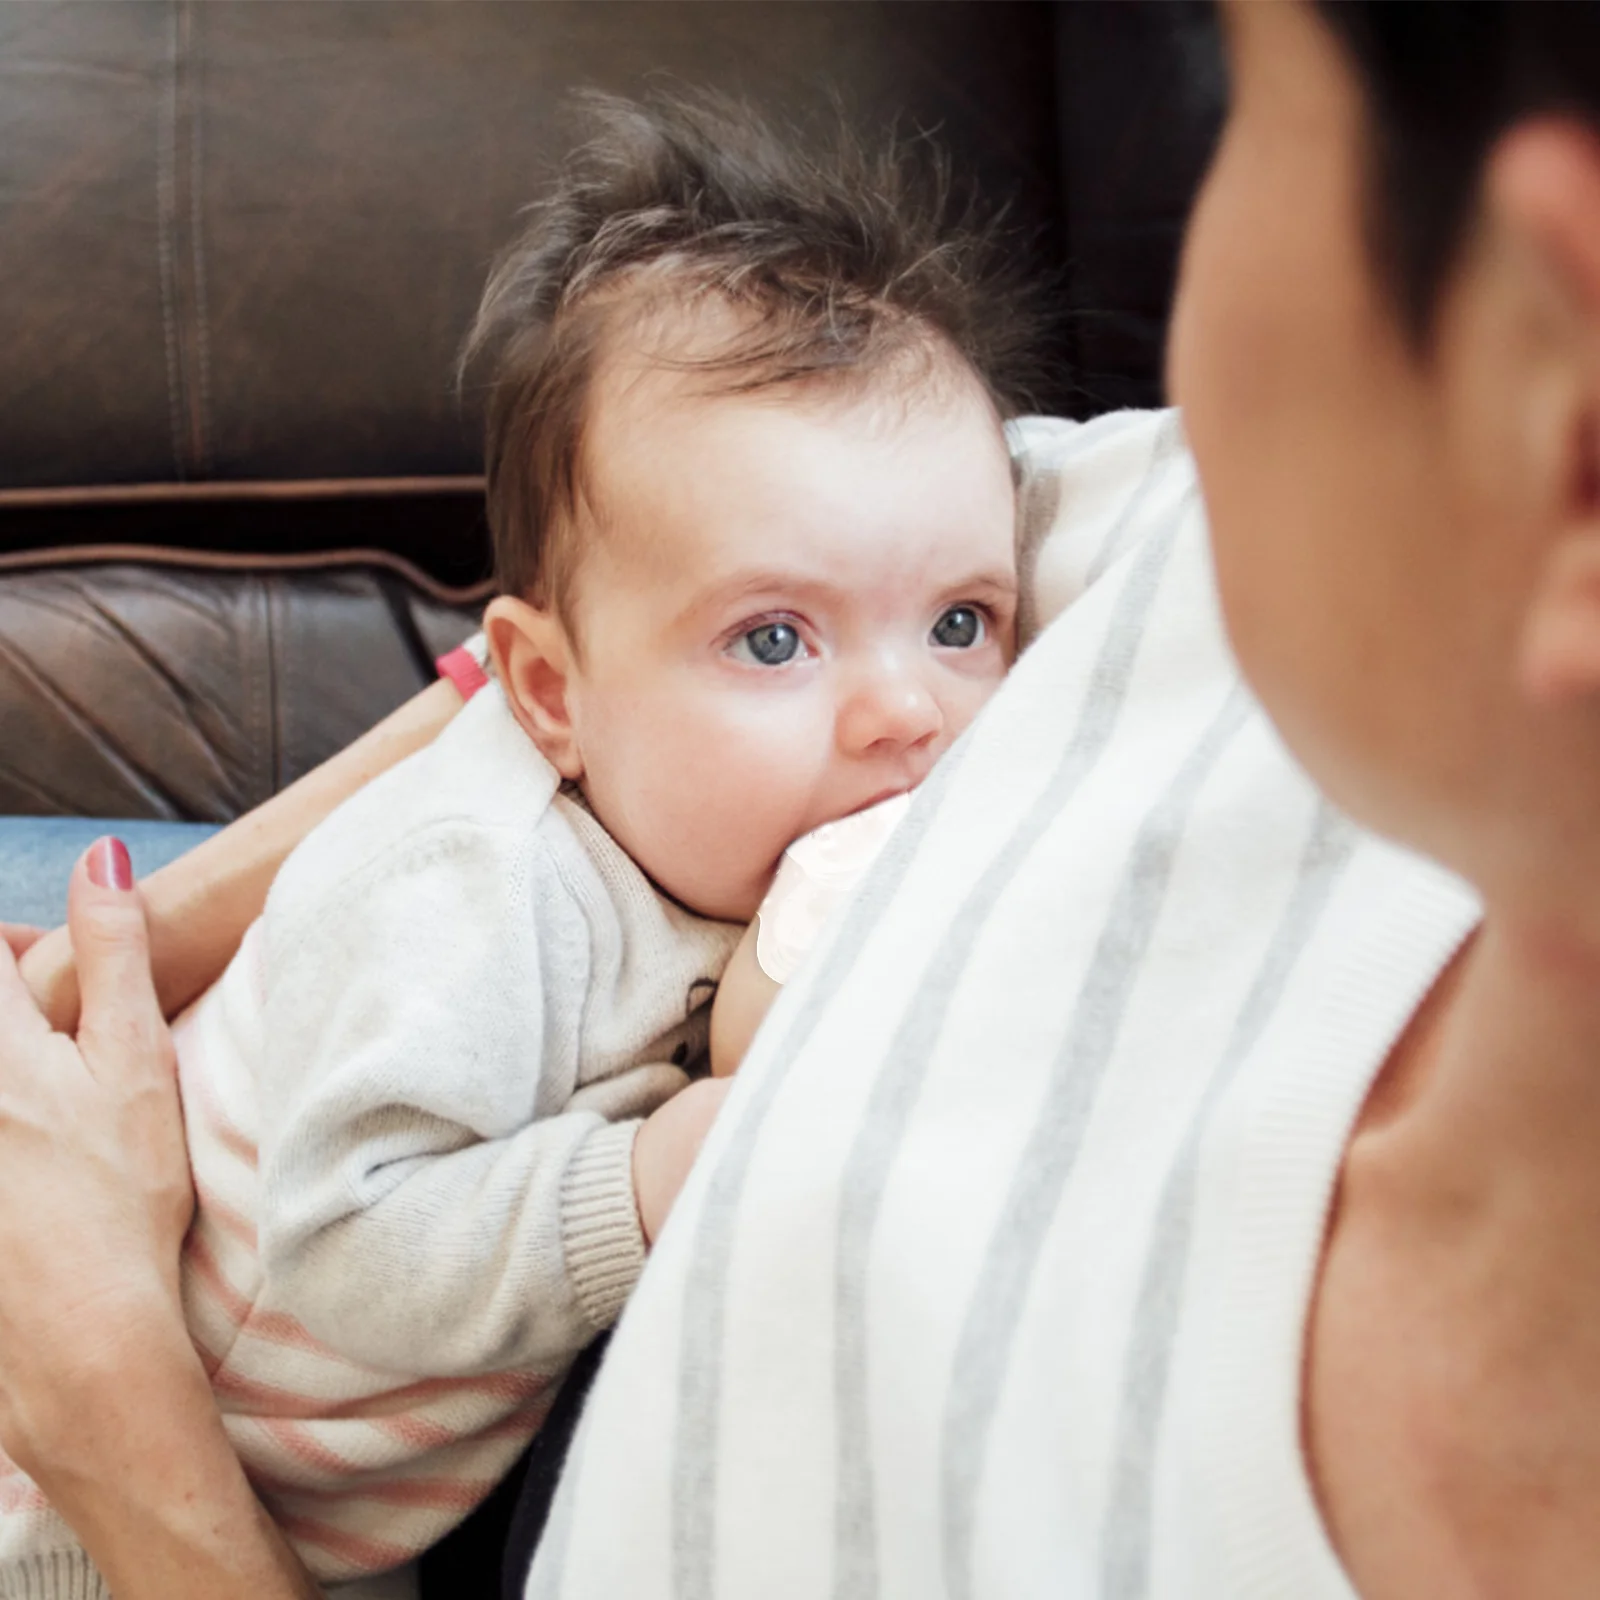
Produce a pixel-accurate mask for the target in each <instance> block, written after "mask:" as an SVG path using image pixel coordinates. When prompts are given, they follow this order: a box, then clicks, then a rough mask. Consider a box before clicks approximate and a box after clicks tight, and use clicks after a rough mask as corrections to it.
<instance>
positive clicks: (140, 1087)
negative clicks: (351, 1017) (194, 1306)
mask: <svg viewBox="0 0 1600 1600" xmlns="http://www.w3.org/2000/svg"><path fill="white" fill-rule="evenodd" d="M68 925H69V927H70V929H71V937H72V943H73V947H74V949H75V950H76V952H77V961H78V972H79V975H80V977H81V988H82V996H83V1005H82V1012H83V1016H82V1021H81V1023H80V1025H79V1027H78V1031H77V1036H76V1038H75V1039H74V1038H69V1037H67V1036H65V1035H63V1034H61V1033H57V1032H53V1031H52V1030H51V1028H50V1026H49V1024H48V1023H47V1022H46V1020H45V1018H44V1017H43V1016H42V1015H41V1014H40V1012H39V1010H38V1008H37V1007H36V1006H35V1005H34V1003H33V1001H32V1000H31V999H30V997H29V995H28V993H27V990H26V989H25V987H24V986H23V984H22V982H21V980H20V978H19V976H18V973H17V970H16V964H15V960H14V956H13V951H12V948H11V946H10V944H9V943H0V1348H3V1349H4V1350H5V1353H6V1358H5V1361H4V1362H0V1446H3V1448H4V1449H5V1451H6V1453H7V1454H8V1455H10V1456H11V1458H12V1459H13V1460H14V1461H16V1462H17V1464H18V1465H19V1466H21V1467H22V1468H23V1470H24V1471H26V1472H27V1473H28V1474H29V1475H30V1476H31V1477H32V1478H33V1479H34V1480H35V1481H36V1482H37V1483H38V1484H39V1486H40V1488H42V1489H43V1490H44V1492H45V1493H46V1494H47V1495H48V1496H49V1497H50V1500H51V1502H52V1503H53V1504H54V1505H55V1506H56V1508H57V1509H58V1510H59V1511H60V1512H61V1514H62V1515H63V1516H64V1517H65V1518H66V1519H67V1521H68V1522H69V1523H70V1524H71V1525H72V1527H73V1529H74V1531H75V1532H76V1533H77V1535H78V1537H79V1538H80V1539H81V1540H82V1541H83V1543H84V1546H85V1547H86V1548H87V1550H88V1552H89V1554H90V1556H91V1557H92V1558H93V1560H94V1561H95V1563H96V1565H97V1566H98V1567H99V1568H100V1571H101V1572H102V1574H103V1575H104V1576H105V1578H106V1580H107V1583H108V1584H109V1586H110V1587H111V1589H112V1590H113V1591H114V1592H115V1593H116V1595H117V1596H118V1600H309V1597H312V1596H315V1595H316V1594H317V1592H318V1591H317V1589H316V1587H315V1585H314V1584H313V1583H312V1582H311V1580H310V1579H309V1578H308V1577H307V1576H306V1574H305V1573H304V1571H303V1570H302V1569H301V1568H300V1566H299V1564H298V1563H297V1562H296V1560H295V1558H294V1556H293V1555H292V1554H291V1552H290V1551H289V1549H288V1547H287V1546H286V1545H285V1544H284V1543H283V1540H282V1539H281V1537H280V1536H279V1535H278V1533H277V1531H276V1530H275V1529H274V1528H273V1526H272V1524H271V1522H270V1521H269V1519H268V1518H267V1516H266V1514H265V1512H264V1511H263V1510H262V1508H261V1506H260V1505H259V1503H258V1502H257V1501H256V1499H255V1496H254V1495H253V1494H252V1492H251V1490H250V1486H249V1484H248V1483H247V1482H246V1480H245V1477H244V1474H243V1472H242V1470H241V1469H240V1467H239V1463H238V1460H237V1458H236V1457H235V1456H234V1453H233V1450H232V1449H231V1447H230V1446H229V1444H228V1440H227V1437H226V1435H225V1434H224V1432H223V1429H222V1422H221V1419H220V1417H219V1416H218V1414H217V1410H216V1407H215V1404H214V1402H213V1401H212V1398H211V1391H210V1387H209V1385H208V1384H207V1381H206V1376H205V1372H204V1370H203V1369H202V1367H201V1365H200V1360H199V1357H198V1356H197V1355H196V1353H195V1349H194V1346H193V1345H192V1344H191V1343H190V1341H189V1336H188V1333H187V1331H186V1330H185V1327H184V1321H183V1312H182V1306H181V1303H180V1298H179V1289H178V1251H179V1247H180V1245H181V1243H182V1240H183V1234H184V1230H185V1229H186V1228H187V1226H188V1222H189V1218H190V1215H191V1212H192V1209H193V1196H192V1193H191V1190H190V1186H189V1168H188V1159H187V1156H186V1155H185V1152H184V1143H183V1121H182V1117H181V1115H180V1113H179V1108H178V1096H177V1084H176V1076H175V1065H174V1059H173V1051H172V1041H171V1038H170V1036H169V1035H168V1033H167V1029H166V1024H165V1023H164V1021H163V1020H162V1017H161V1012H160V1007H159V1005H158V1004H157V1001H156V996H155V991H154V987H153V985H152V983H151V979H150V969H149V947H148V943H147V935H146V927H145V920H144V915H143V911H142V908H141V906H140V903H139V896H138V894H137V893H136V892H134V891H133V890H132V872H131V869H130V868H129V866H128V859H127V852H126V851H125V850H123V849H122V847H121V846H120V845H119V844H117V843H116V842H115V841H113V840H101V841H100V842H99V843H98V844H96V845H95V846H94V847H93V848H91V850H90V851H89V852H88V854H87V855H86V856H85V858H84V860H83V861H80V862H79V864H78V866H77V868H76V869H75V871H74V873H73V878H72V884H71V887H70V891H69V910H68ZM18 942H19V943H21V942H22V941H21V940H19V941H18Z"/></svg>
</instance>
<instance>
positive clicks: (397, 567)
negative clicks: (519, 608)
mask: <svg viewBox="0 0 1600 1600" xmlns="http://www.w3.org/2000/svg"><path fill="white" fill-rule="evenodd" d="M122 563H127V564H131V565H138V566H148V567H185V568H190V569H192V570H194V571H196V572H245V573H256V572H269V573H280V572H338V571H343V570H347V569H350V568H356V569H359V568H362V567H377V568H380V569H382V570H384V571H388V572H395V573H398V574H399V575H400V577H402V578H404V579H405V581H406V582H407V583H408V584H410V585H411V587H412V588H413V589H416V590H418V591H419V592H420V593H422V594H425V595H427V596H428V597H429V598H430V599H433V600H437V601H439V602H440V603H441V604H443V605H448V606H463V607H464V606H470V605H475V604H477V603H478V602H479V601H482V600H487V599H488V598H489V597H490V596H491V595H492V594H493V593H494V580H493V579H492V578H485V579H484V580H483V581H482V582H481V583H469V584H462V585H458V586H452V585H450V584H447V583H440V582H439V580H438V579H437V578H432V577H430V576H429V575H428V574H427V573H426V572H424V571H423V570H422V569H421V568H420V567H417V566H414V565H413V564H412V563H411V562H409V561H407V560H406V559H405V557H404V556H397V555H392V554H391V553H390V552H389V551H387V550H359V549H357V550H313V551H307V552H305V553H303V554H294V555H273V554H271V553H270V552H264V553H261V554H251V553H249V552H244V551H241V552H235V551H224V550H179V549H173V548H172V547H170V546H166V545H146V544H86V545H61V546H56V547H53V548H52V547H49V546H46V547H44V548H43V549H38V550H18V551H12V552H8V553H5V554H0V576H4V575H5V574H6V573H10V572H22V573H26V572H36V571H39V570H45V571H52V570H55V569H56V568H60V567H97V566H105V565H108V564H122Z"/></svg>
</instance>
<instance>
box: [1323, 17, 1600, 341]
mask: <svg viewBox="0 0 1600 1600" xmlns="http://www.w3.org/2000/svg"><path fill="white" fill-rule="evenodd" d="M1315 4H1316V9H1317V12H1318V15H1319V16H1320V17H1321V18H1322V20H1323V22H1324V23H1326V25H1327V26H1328V27H1329V29H1331V30H1332V32H1333V33H1334V34H1335V36H1336V37H1337V38H1338V39H1339V41H1340V43H1341V44H1342V45H1343V46H1344V47H1345V49H1346V51H1347V52H1348V54H1349V56H1350V58H1351V60H1352V61H1353V63H1354V65H1355V69H1356V72H1357V75H1358V76H1359V78H1360V79H1361V86H1362V91H1363V94H1364V97H1365V100H1366V107H1367V129H1368V151H1367V156H1368V179H1367V231H1368V237H1369V242H1370V246H1371V249H1372V253H1373V259H1374V262H1375V264H1376V266H1377V268H1378V270H1379V272H1380V274H1381V275H1382V277H1383V278H1384V280H1385V281H1386V282H1387V284H1388V286H1389V289H1390V292H1391V294H1392V295H1393V297H1394V300H1395V304H1396V307H1397V309H1398V311H1399V313H1400V316H1401V318H1402V321H1403V322H1404V324H1405V326H1406V328H1407V330H1408V331H1409V332H1410V333H1411V334H1412V336H1413V337H1415V338H1416V339H1417V340H1418V341H1419V342H1420V341H1425V340H1426V338H1427V336H1428V333H1429V331H1430V329H1431V327H1432V322H1433V311H1434V307H1435V304H1436V302H1437V300H1438V297H1439V292H1440V290H1441V289H1442V288H1443V286H1444V283H1445V280H1446V279H1447V278H1448V277H1449V274H1450V271H1451V269H1452V267H1454V265H1455V263H1456V259H1457V256H1458V254H1459V252H1460V250H1461V247H1462V245H1463V243H1464V242H1465V239H1466V236H1467V233H1468V231H1469V230H1470V228H1471V226H1472V221H1473V217H1474V215H1475V212H1476V209H1477V201H1478V194H1479V188H1480V183H1481V180H1482V177H1483V167H1484V162H1485V160H1486V159H1487V157H1488V155H1489V151H1490V149H1491V148H1492V147H1493V145H1494V142H1495V140H1496V139H1497V138H1498V137H1499V136H1500V135H1501V134H1502V133H1503V132H1505V130H1506V129H1507V128H1509V127H1510V126H1511V125H1512V124H1513V123H1515V122H1517V121H1518V120H1519V119H1521V118H1523V117H1527V116H1530V115H1535V114H1539V113H1545V112H1553V113H1558V114H1560V113H1567V114H1571V115H1574V116H1577V117H1580V118H1583V119H1584V120H1586V121H1589V122H1592V123H1596V124H1600V4H1596V3H1594V0H1315Z"/></svg>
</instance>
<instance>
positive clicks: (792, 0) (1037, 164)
mask: <svg viewBox="0 0 1600 1600" xmlns="http://www.w3.org/2000/svg"><path fill="white" fill-rule="evenodd" d="M662 73H665V74H669V75H671V76H673V77H675V78H678V79H680V80H684V81H688V82H694V83H700V82H710V83H713V84H716V85H719V86H722V87H726V88H731V89H736V90H739V91H741V92H743V93H746V94H748V95H750V96H752V97H753V98H755V99H756V100H758V101H761V102H766V103H773V104H777V105H780V106H784V107H787V108H791V109H793V110H794V111H796V112H797V113H798V114H804V113H805V111H806V109H807V107H808V106H811V105H814V104H816V103H817V102H818V101H819V99H820V98H821V97H822V96H823V94H824V93H825V92H828V91H831V92H834V93H836V94H837V95H838V96H839V97H840V98H841V99H842V101H843V102H844V103H845V105H846V106H847V107H848V108H849V109H850V110H851V112H852V114H854V115H857V116H859V117H861V118H863V119H865V120H867V121H868V122H869V123H871V122H876V123H885V122H888V121H890V120H892V119H899V120H900V121H901V122H902V123H903V124H905V125H907V126H912V127H930V128H935V129H937V131H938V136H939V137H940V138H941V139H942V140H943V142H944V143H945V144H946V145H947V146H948V147H949V149H950V150H951V152H952V153H953V156H954V160H955V165H956V167H957V169H958V171H960V172H963V173H967V174H970V175H972V176H973V177H974V178H975V179H976V181H977V183H978V184H979V186H980V188H981V189H982V190H983V191H985V192H986V193H987V194H988V195H990V196H991V197H994V198H996V199H999V198H1008V199H1009V200H1010V201H1011V203H1012V205H1013V215H1014V217H1015V219H1016V221H1017V223H1018V224H1019V227H1020V228H1021V229H1023V230H1024V231H1025V232H1026V233H1028V234H1029V235H1030V236H1031V238H1032V241H1033V245H1032V247H1033V248H1034V249H1035V250H1036V252H1037V253H1038V256H1039V258H1040V260H1041V262H1042V263H1043V264H1044V265H1045V266H1047V267H1049V268H1051V269H1053V270H1054V271H1055V273H1056V274H1057V279H1058V282H1059V284H1060V300H1061V304H1062V307H1063V312H1064V317H1063V324H1062V332H1061V338H1060V348H1059V351H1058V352H1057V356H1058V359H1057V361H1056V363H1055V366H1056V370H1057V371H1058V373H1059V382H1058V383H1057V385H1056V386H1055V389H1054V391H1053V392H1051V393H1049V394H1047V395H1045V396H1044V397H1043V399H1044V400H1045V402H1046V403H1047V404H1049V405H1050V406H1052V407H1054V408H1057V409H1061V410H1066V411H1072V412H1076V413H1080V414H1082V413H1085V412H1089V411H1093V410H1097V409H1102V408H1104V407H1106V406H1108V405H1113V404H1127V403H1135V404H1148V403H1153V402H1154V401H1155V400H1156V399H1157V396H1158V388H1157V370H1158V363H1159V355H1160V343H1161V329H1162V325H1163V320H1164V316H1165V311H1166V306H1167V300H1168V295H1169V292H1170V284H1171V276H1172V270H1173V257H1174V250H1175V243H1176V238H1177V232H1178V228H1179V225H1180V223H1181V219H1182V214H1183V210H1184V208H1185V206H1186V204H1187V200H1188V196H1189V194H1190V192H1191V189H1192V187H1193V183H1194V180H1195V176H1196V174H1197V172H1198V171H1199V168H1200V165H1201V163H1202V161H1203V159H1204V156H1205V153H1206V148H1207V145H1208V143H1209V139H1210V134H1211V130H1212V128H1213V126H1214V122H1215V118H1216V112H1217V106H1218V102H1219V99H1220V78H1219V72H1218V69H1217V65H1216V56H1215V52H1214V42H1213V40H1212V38H1211V25H1210V19H1209V16H1208V14H1207V12H1206V10H1205V8H1204V7H1200V6H1195V5H1190V4H1182V3H1169V0H1156V3H1153V4H1151V3H1144V4H1138V3H1128V0H1112V3H1109V4H1095V3H1092V0H1079V3H1068V4H1063V5H1052V4H1046V3H1042V0H977V3H969V0H933V3H918V0H899V3H873V0H843V3H837V0H729V3H717V0H688V3H678V0H642V3H639V0H612V3H607V4H597V3H593V0H539V3H522V4H506V3H479V0H455V3H452V4H439V3H434V0H415V3H414V0H387V3H382V4H379V3H371V0H305V3H301V0H276V3H273V4H217V3H209V0H8V3H7V4H5V5H3V6H0V285H3V292H0V814H33V815H42V814H57V815H65V814H78V815H85V816H114V817H154V818H172V819H196V820H213V821H220V820H224V819H226V818H229V817H231V816H233V815H235V814H237V813H238V812H239V811H240V810H242V809H244V808H246V807H248V806H250V805H252V804H253V803H255V802H257V801H259V800H261V799H262V798H264V797H265V796H266V795H268V794H270V793H272V792H273V791H274V790H275V789H277V788H278V787H280V786H281V785H283V784H284V783H286V782H288V781H290V780H291V779H293V778H294V777H295V776H296V775H298V774H299V773H301V772H303V771H304V770H305V769H306V768H307V767H309V766H311V765H313V764H314V763H316V762H317V761H319V760H320V759H321V758H323V757H324V756H325V755H327V754H328V753H329V752H331V751H332V750H334V749H335V748H337V747H339V746H340V745H342V744H343V743H345V742H346V741H348V740H349V739H350V738H351V737H353V736H354V735H355V734H356V733H358V732H359V731H360V730H362V729H363V728H365V727H367V726H368V725H370V724H371V723H372V722H373V721H374V720H376V719H377V718H378V717H379V716H380V715H382V714H383V713H384V712H385V711H387V710H388V709H389V708H390V707H392V706H394V705H395V704H397V703H398V702H399V701H401V700H402V699H404V698H405V697H406V696H407V695H409V694H411V693H412V692H413V691H414V690H415V689H417V688H418V687H419V686H420V685H421V684H422V683H423V682H424V681H425V680H426V679H427V677H428V676H429V674H430V670H431V669H430V661H431V658H432V657H433V656H434V655H435V654H437V653H438V652H440V651H441V650H443V649H445V648H447V647H448V646H449V645H450V644H452V643H453V642H454V641H455V640H457V639H458V638H459V637H460V636H462V635H463V634H464V633H465V632H466V631H467V630H468V629H469V628H470V627H471V625H472V620H473V616H474V611H475V607H476V606H477V605H478V604H479V603H480V602H481V600H482V598H483V596H484V593H485V589H484V583H483V580H484V578H485V576H486V571H487V565H486V546H485V534H484V525H483V519H482V515H481V511H480V505H479V479H478V471H479V459H480V458H479V449H478V439H477V419H476V416H475V414H474V408H473V403H472V398H471V396H470V395H469V396H467V397H466V398H465V400H464V401H458V398H457V396H456V394H455V392H454V390H453V385H452V368H453V361H454V356H455V352H456V348H457V344H458V341H459V339H460V337H461V334H462V331H463V329H464V327H465V325H466V323H467V320H468V318H469V316H470V314H471V311H472V308H473V305H474V303H475V299H476V296H477V293H478V290H479V287H480V284H481V282H482V279H483V277H484V273H485V268H486V266H487V264H488V262H489V260H490V259H491V257H492V256H493V255H494V253H495V251H496V249H497V248H498V247H499V246H500V244H501V243H502V242H503V241H504V240H505V239H506V238H507V236H508V235H509V233H510V232H511V230H512V229H513V227H514V225H515V220H516V215H517V211H518V208H519V207H520V206H521V205H522V204H524V203H525V202H526V201H527V200H528V199H529V198H530V197H531V196H532V195H533V194H534V193H535V192H536V190H537V188H538V186H539V183H540V180H541V176H542V174H544V173H545V172H547V171H548V170H549V167H550V165H551V163H552V162H553V161H554V160H555V159H557V158H558V157H559V155H560V153H561V150H562V148H563V125H562V116H561V105H562V98H563V94H564V92H565V91H566V90H567V89H569V88H570V87H572V86H574V85H578V84H597V85H600V86H603V87H609V88H615V89H621V90H629V89H637V88H639V87H640V86H642V85H643V84H645V83H646V82H647V81H648V80H649V78H650V77H651V75H652V74H662Z"/></svg>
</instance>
